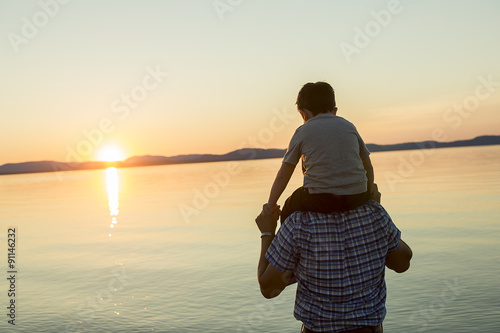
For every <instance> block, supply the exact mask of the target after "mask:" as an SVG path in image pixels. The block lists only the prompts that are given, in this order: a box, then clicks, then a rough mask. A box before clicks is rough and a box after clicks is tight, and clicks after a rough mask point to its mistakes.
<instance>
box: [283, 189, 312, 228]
mask: <svg viewBox="0 0 500 333" xmlns="http://www.w3.org/2000/svg"><path fill="white" fill-rule="evenodd" d="M308 195H309V192H308V191H307V189H306V188H304V187H299V188H298V189H296V190H295V191H294V192H293V193H292V195H291V196H289V197H288V199H286V201H285V204H284V205H283V208H282V209H281V224H283V223H284V222H285V220H286V218H287V217H288V216H290V215H292V213H293V212H298V211H301V210H309V209H306V208H307V205H306V202H307V201H308V200H307V197H308Z"/></svg>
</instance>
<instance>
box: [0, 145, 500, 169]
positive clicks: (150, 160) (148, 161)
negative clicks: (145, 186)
mask: <svg viewBox="0 0 500 333" xmlns="http://www.w3.org/2000/svg"><path fill="white" fill-rule="evenodd" d="M498 144H500V136H498V135H495V136H492V135H490V136H479V137H477V138H474V139H471V140H461V141H453V142H437V141H421V142H407V143H399V144H393V145H377V144H367V145H366V146H367V148H368V150H369V151H370V152H381V151H397V150H415V149H435V148H451V147H467V146H487V145H498ZM285 152H286V149H261V148H243V149H238V150H235V151H232V152H230V153H227V154H223V155H213V154H190V155H177V156H171V157H166V156H155V155H143V156H133V157H130V158H127V159H126V160H124V161H118V162H100V161H89V162H55V161H37V162H23V163H7V164H4V165H2V166H0V175H9V174H19V173H35V172H55V171H74V170H91V169H105V168H108V167H111V166H114V167H117V168H127V167H137V166H149V165H162V164H183V163H202V162H220V161H241V160H257V159H267V158H281V157H283V155H284V154H285Z"/></svg>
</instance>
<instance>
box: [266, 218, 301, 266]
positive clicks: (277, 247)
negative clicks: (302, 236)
mask: <svg viewBox="0 0 500 333" xmlns="http://www.w3.org/2000/svg"><path fill="white" fill-rule="evenodd" d="M293 230H294V223H293V220H292V219H289V220H287V223H285V224H282V225H281V227H280V229H279V230H278V233H277V234H276V237H274V239H273V242H272V243H271V246H269V248H268V249H267V252H266V259H267V260H268V261H269V263H270V264H271V265H273V266H274V267H276V268H277V269H278V270H279V271H281V272H283V273H290V272H292V271H294V269H295V267H296V264H297V243H296V240H295V239H294V233H293Z"/></svg>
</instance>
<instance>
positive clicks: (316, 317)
mask: <svg viewBox="0 0 500 333" xmlns="http://www.w3.org/2000/svg"><path fill="white" fill-rule="evenodd" d="M373 189H374V191H373V192H372V193H373V194H372V200H370V201H368V202H367V203H365V204H364V205H362V206H360V207H357V208H355V209H352V210H349V211H346V212H337V213H331V214H325V213H316V212H295V213H293V214H292V215H290V217H289V218H288V219H287V221H286V223H284V224H282V226H281V227H280V229H279V230H278V233H277V234H276V235H275V230H276V226H277V220H278V217H279V207H274V209H272V210H271V209H270V208H269V206H268V205H267V204H265V205H264V207H263V210H262V212H261V214H260V215H259V216H258V217H257V218H256V222H257V226H258V227H259V230H260V231H261V233H262V236H261V239H262V240H261V254H260V259H259V264H258V280H259V285H260V289H261V292H262V295H263V296H264V297H266V298H273V297H276V296H278V295H279V294H280V293H281V291H283V289H285V287H286V286H287V285H289V284H291V283H294V282H295V281H297V282H298V286H297V294H296V298H295V311H294V315H295V318H297V320H300V321H302V322H303V326H302V332H304V333H308V332H309V333H314V332H346V333H347V332H349V333H365V332H366V333H369V332H374V333H382V321H383V319H384V317H385V299H386V286H385V280H384V272H385V266H387V267H388V268H390V269H392V270H394V271H396V272H398V273H402V272H405V271H406V270H407V269H408V268H409V266H410V259H411V257H412V251H411V249H410V248H409V247H408V245H406V243H405V242H403V241H402V240H401V232H400V231H399V230H398V229H397V228H396V226H395V225H394V224H393V222H392V220H391V218H390V216H389V215H388V213H387V212H386V211H385V209H384V208H383V207H382V206H381V205H380V193H379V192H378V189H377V186H376V184H375V185H374V188H373Z"/></svg>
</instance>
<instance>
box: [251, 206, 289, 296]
mask: <svg viewBox="0 0 500 333" xmlns="http://www.w3.org/2000/svg"><path fill="white" fill-rule="evenodd" d="M278 217H279V208H278V207H275V208H273V209H270V208H269V207H268V205H267V204H266V205H264V207H263V209H262V212H261V213H260V215H259V216H257V218H256V219H255V222H256V223H257V226H258V227H259V230H260V231H261V232H266V233H271V234H272V235H271V236H268V235H266V236H262V238H261V248H260V258H259V264H258V266H257V278H258V281H259V286H260V291H261V293H262V295H263V296H264V297H265V298H273V297H276V296H278V295H279V294H280V293H281V292H282V291H283V289H285V287H286V286H287V285H288V284H289V281H290V277H291V275H292V273H283V272H281V271H279V270H278V269H277V268H276V267H274V266H273V265H271V264H269V261H268V260H267V259H266V252H267V249H268V248H269V246H271V243H272V242H273V239H274V233H275V230H276V225H277V221H278Z"/></svg>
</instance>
